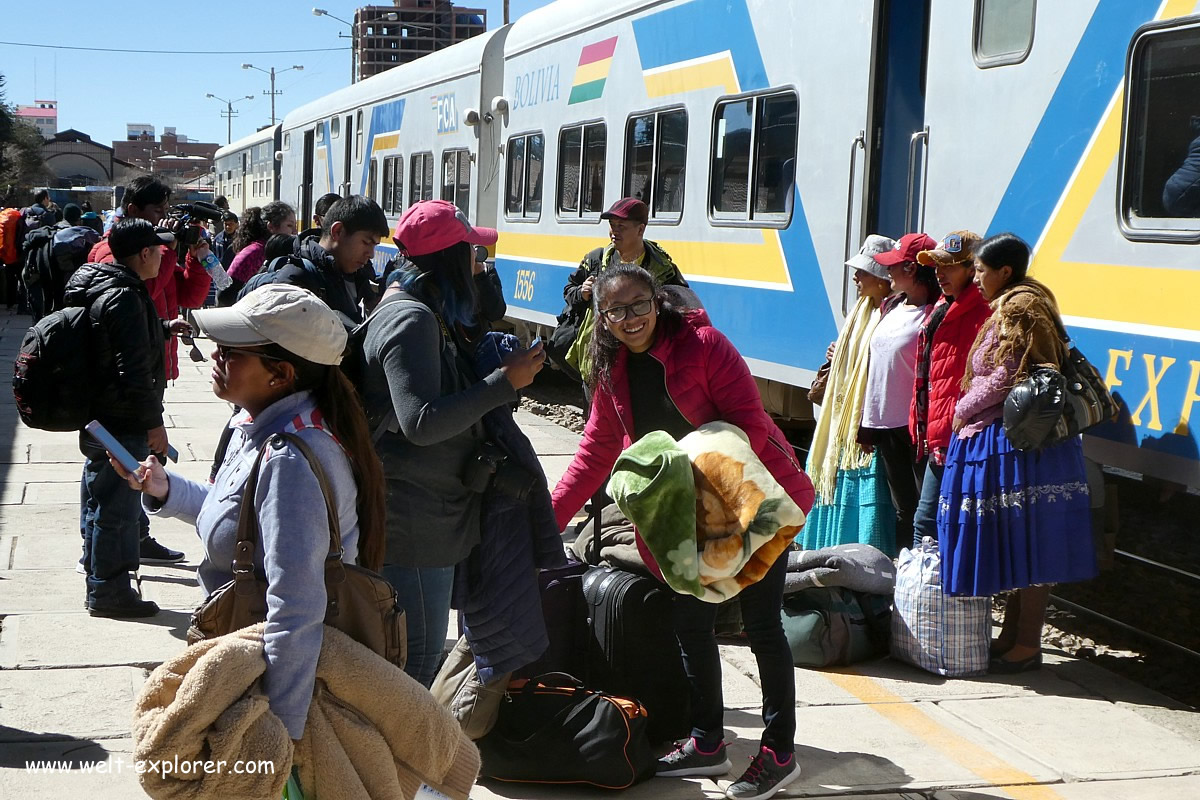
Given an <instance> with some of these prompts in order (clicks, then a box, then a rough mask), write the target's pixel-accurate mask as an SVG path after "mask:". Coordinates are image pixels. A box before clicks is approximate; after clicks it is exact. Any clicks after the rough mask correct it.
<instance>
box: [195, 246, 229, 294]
mask: <svg viewBox="0 0 1200 800" xmlns="http://www.w3.org/2000/svg"><path fill="white" fill-rule="evenodd" d="M201 263H203V264H204V269H206V270H208V274H209V275H211V276H212V282H213V286H215V287H216V289H217V291H218V292H220V291H222V290H224V289H227V288H229V286H230V285H231V284H232V283H233V278H231V277H229V273H228V272H226V271H225V268H224V267H223V266H221V259H219V258H217V257H216V255H215V254H214V253H213V252H212V251H211V250H210V251H209V252H208V255H206V256H205V257H204V261H203V262H201Z"/></svg>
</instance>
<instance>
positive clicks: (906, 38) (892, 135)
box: [865, 0, 929, 238]
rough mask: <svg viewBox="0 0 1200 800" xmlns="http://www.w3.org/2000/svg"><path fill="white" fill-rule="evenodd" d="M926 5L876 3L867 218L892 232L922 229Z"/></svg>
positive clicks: (892, 0) (917, 0)
mask: <svg viewBox="0 0 1200 800" xmlns="http://www.w3.org/2000/svg"><path fill="white" fill-rule="evenodd" d="M928 6H929V4H928V3H927V2H926V0H881V2H880V3H879V4H878V6H877V9H876V13H877V14H878V19H877V22H876V30H877V31H878V34H877V37H876V41H875V71H874V72H875V74H874V79H873V81H872V85H873V87H874V97H873V98H872V125H871V135H870V137H869V145H868V146H869V147H870V148H871V157H870V158H869V159H868V164H869V167H868V173H867V186H868V187H869V188H868V190H867V208H866V216H865V219H866V221H867V224H866V229H867V232H870V233H882V234H884V235H886V236H891V237H893V238H899V237H900V236H901V235H903V234H905V233H909V232H912V231H916V230H920V229H921V225H922V223H923V214H924V209H923V207H922V203H921V187H922V185H923V182H924V176H925V174H926V170H925V161H926V159H925V156H926V154H927V150H928V145H929V132H928V131H927V130H926V128H925V74H926V65H927V63H928V57H929V7H928Z"/></svg>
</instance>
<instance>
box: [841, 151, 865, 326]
mask: <svg viewBox="0 0 1200 800" xmlns="http://www.w3.org/2000/svg"><path fill="white" fill-rule="evenodd" d="M866 149H867V132H866V131H865V130H860V131H859V132H858V136H855V137H854V141H852V142H851V143H850V177H849V178H848V181H847V186H846V257H845V258H844V259H842V260H843V261H849V260H850V256H852V255H854V254H855V253H856V252H858V248H857V247H855V245H854V238H853V237H854V172H855V167H856V166H857V165H858V151H859V150H862V151H863V152H864V153H865V152H866ZM849 298H850V270H848V269H845V268H843V269H842V313H846V302H847V301H848V300H849Z"/></svg>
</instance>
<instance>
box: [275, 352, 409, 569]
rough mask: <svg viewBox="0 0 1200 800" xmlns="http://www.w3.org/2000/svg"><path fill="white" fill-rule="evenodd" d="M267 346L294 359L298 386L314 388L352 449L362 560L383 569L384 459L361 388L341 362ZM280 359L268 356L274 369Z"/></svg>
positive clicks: (323, 411)
mask: <svg viewBox="0 0 1200 800" xmlns="http://www.w3.org/2000/svg"><path fill="white" fill-rule="evenodd" d="M263 350H264V351H265V352H266V353H267V354H268V355H272V356H276V357H278V358H281V359H283V360H284V361H287V362H288V363H289V364H291V365H292V367H293V368H294V369H295V370H296V391H298V392H300V391H305V390H308V391H311V392H312V393H313V398H314V399H315V400H316V403H317V408H319V409H320V410H321V414H322V415H323V416H324V417H325V422H326V424H327V425H328V427H329V431H330V432H331V433H332V434H333V435H334V436H336V437H337V439H338V441H339V442H341V443H342V447H344V448H345V449H346V455H347V456H348V457H349V459H350V467H351V469H352V470H353V472H354V482H355V484H356V485H357V487H358V562H359V563H360V564H361V565H362V566H364V567H366V568H367V569H373V570H375V571H378V570H379V569H380V567H382V566H383V558H384V554H385V552H386V549H387V532H386V529H385V527H384V522H385V520H384V513H385V512H384V503H385V499H386V490H385V488H384V482H383V464H382V462H380V460H379V455H378V454H377V453H376V452H375V446H374V445H373V444H372V443H371V430H370V427H369V426H368V424H367V415H366V412H364V411H363V407H362V402H361V401H360V400H359V397H358V392H357V391H356V390H355V388H354V385H353V384H351V383H350V381H349V380H348V379H347V378H346V376H345V374H343V373H342V370H341V368H340V367H335V366H327V365H324V364H314V363H313V362H311V361H309V360H307V359H304V358H301V357H300V356H298V355H296V354H295V353H292V352H290V351H288V350H285V349H284V348H282V347H280V346H279V345H275V344H270V345H267V346H266V347H264V348H263ZM275 363H276V362H273V361H269V360H266V359H264V360H263V364H264V365H265V366H266V367H267V369H269V370H271V371H272V372H274V371H276V370H275V369H273V365H274V364H275ZM335 513H336V512H335Z"/></svg>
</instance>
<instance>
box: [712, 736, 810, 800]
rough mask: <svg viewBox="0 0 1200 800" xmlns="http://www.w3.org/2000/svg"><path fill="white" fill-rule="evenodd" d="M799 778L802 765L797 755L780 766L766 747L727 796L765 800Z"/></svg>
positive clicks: (773, 753) (737, 798) (771, 751)
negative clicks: (798, 761) (797, 759)
mask: <svg viewBox="0 0 1200 800" xmlns="http://www.w3.org/2000/svg"><path fill="white" fill-rule="evenodd" d="M799 777H800V765H799V764H798V763H796V755H795V753H793V754H791V755H790V756H789V757H788V761H787V762H786V763H784V764H780V763H779V758H778V756H776V755H775V751H773V750H772V749H771V748H769V747H767V746H765V745H764V746H763V747H761V748H760V749H759V751H758V755H756V756H755V757H754V758H752V759H750V766H748V767H746V771H745V772H743V773H742V777H740V778H738V779H737V780H736V781H734V782H733V783H732V784H730V786H729V788H728V789H726V790H725V796H726V797H728V798H730V800H764V798H767V797H773V796H774V795H775V793H776V792H778V791H779V790H780V789H782V788H783V787H785V786H787V785H788V784H789V783H791V782H792V781H794V780H796V778H799Z"/></svg>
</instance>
